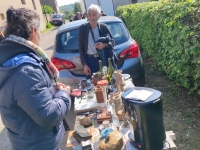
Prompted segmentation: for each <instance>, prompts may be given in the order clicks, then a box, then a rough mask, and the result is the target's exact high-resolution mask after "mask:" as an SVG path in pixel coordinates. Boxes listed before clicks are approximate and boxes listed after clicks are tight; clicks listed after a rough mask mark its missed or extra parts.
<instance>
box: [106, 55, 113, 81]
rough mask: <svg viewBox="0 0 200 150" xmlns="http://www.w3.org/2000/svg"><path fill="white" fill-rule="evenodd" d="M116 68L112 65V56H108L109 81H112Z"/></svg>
mask: <svg viewBox="0 0 200 150" xmlns="http://www.w3.org/2000/svg"><path fill="white" fill-rule="evenodd" d="M114 71H115V69H114V67H113V65H112V62H111V58H108V75H107V80H108V82H109V83H112V75H113V73H114Z"/></svg>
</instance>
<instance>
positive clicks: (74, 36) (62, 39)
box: [56, 29, 78, 53]
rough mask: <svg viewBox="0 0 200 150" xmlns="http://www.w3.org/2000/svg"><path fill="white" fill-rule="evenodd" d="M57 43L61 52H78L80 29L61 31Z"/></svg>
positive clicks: (57, 47) (57, 48)
mask: <svg viewBox="0 0 200 150" xmlns="http://www.w3.org/2000/svg"><path fill="white" fill-rule="evenodd" d="M56 45H57V46H56V50H57V51H58V52H59V53H78V29H75V30H70V31H67V32H63V33H61V34H60V35H59V36H58V38H57V44H56Z"/></svg>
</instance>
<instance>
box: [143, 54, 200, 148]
mask: <svg viewBox="0 0 200 150" xmlns="http://www.w3.org/2000/svg"><path fill="white" fill-rule="evenodd" d="M143 60H144V66H145V70H146V86H147V87H150V88H154V89H157V90H159V91H161V92H162V97H163V98H162V101H163V112H164V124H165V130H166V131H170V130H172V131H173V132H174V133H175V134H176V141H174V142H175V144H176V145H177V149H178V150H199V149H200V136H199V135H200V120H199V118H200V110H199V107H200V106H199V104H200V100H199V99H200V98H199V97H198V96H197V95H195V94H193V95H189V94H188V91H187V90H186V89H184V88H182V87H180V86H179V85H178V84H177V83H175V82H174V81H171V80H170V79H168V78H167V75H165V74H164V73H163V72H162V71H161V69H160V68H159V67H158V66H157V65H156V63H155V62H154V61H152V60H151V59H150V58H148V57H147V56H144V57H143Z"/></svg>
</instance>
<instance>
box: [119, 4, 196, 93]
mask: <svg viewBox="0 0 200 150" xmlns="http://www.w3.org/2000/svg"><path fill="white" fill-rule="evenodd" d="M116 14H117V16H123V17H124V19H125V21H126V23H127V26H128V29H129V31H130V33H131V35H132V37H133V38H134V39H135V40H136V41H137V42H138V44H139V46H140V48H141V49H142V52H143V53H145V54H147V55H149V56H150V57H151V58H152V59H153V60H155V61H156V62H157V64H158V65H159V66H160V67H161V68H162V69H163V71H164V72H165V73H166V74H167V75H168V76H169V78H170V79H173V80H175V81H176V83H178V84H181V85H182V86H183V87H185V88H187V89H189V92H190V93H194V92H197V93H198V94H199V95H200V3H199V2H195V3H191V2H179V3H172V2H146V3H137V4H132V5H125V6H120V7H118V8H117V10H116Z"/></svg>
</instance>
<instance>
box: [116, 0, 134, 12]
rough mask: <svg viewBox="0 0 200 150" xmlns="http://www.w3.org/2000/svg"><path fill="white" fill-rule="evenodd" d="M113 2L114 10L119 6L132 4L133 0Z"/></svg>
mask: <svg viewBox="0 0 200 150" xmlns="http://www.w3.org/2000/svg"><path fill="white" fill-rule="evenodd" d="M113 3H114V10H116V8H117V7H118V6H122V5H128V4H132V0H113Z"/></svg>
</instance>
